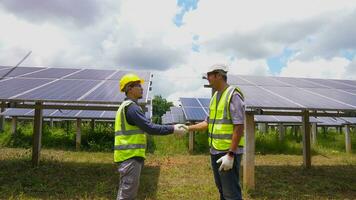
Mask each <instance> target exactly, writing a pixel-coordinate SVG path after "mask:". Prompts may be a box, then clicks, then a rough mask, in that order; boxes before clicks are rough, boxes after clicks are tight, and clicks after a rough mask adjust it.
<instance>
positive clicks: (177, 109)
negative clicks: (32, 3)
mask: <svg viewBox="0 0 356 200" xmlns="http://www.w3.org/2000/svg"><path fill="white" fill-rule="evenodd" d="M169 110H170V111H171V114H173V115H182V114H183V109H182V108H181V107H170V108H169Z"/></svg>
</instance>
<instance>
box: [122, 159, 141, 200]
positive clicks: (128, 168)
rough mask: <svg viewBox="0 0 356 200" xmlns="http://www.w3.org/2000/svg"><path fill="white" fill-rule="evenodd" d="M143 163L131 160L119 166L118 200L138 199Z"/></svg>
mask: <svg viewBox="0 0 356 200" xmlns="http://www.w3.org/2000/svg"><path fill="white" fill-rule="evenodd" d="M143 163H144V161H143V160H142V161H140V160H137V159H134V158H130V159H128V160H125V161H123V162H121V163H120V164H119V167H118V171H119V173H120V185H119V190H118V194H117V200H133V199H135V198H136V196H137V191H138V186H139V185H140V175H141V170H142V167H143Z"/></svg>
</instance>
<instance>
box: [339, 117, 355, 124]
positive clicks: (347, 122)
mask: <svg viewBox="0 0 356 200" xmlns="http://www.w3.org/2000/svg"><path fill="white" fill-rule="evenodd" d="M341 119H343V120H345V121H346V122H345V124H356V117H341Z"/></svg>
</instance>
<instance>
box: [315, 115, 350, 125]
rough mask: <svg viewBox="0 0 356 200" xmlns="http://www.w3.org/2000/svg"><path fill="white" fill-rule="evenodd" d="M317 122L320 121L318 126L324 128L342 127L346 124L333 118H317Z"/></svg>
mask: <svg viewBox="0 0 356 200" xmlns="http://www.w3.org/2000/svg"><path fill="white" fill-rule="evenodd" d="M317 120H318V121H319V123H318V125H324V126H341V125H342V124H344V123H345V121H344V120H342V119H340V118H333V117H317Z"/></svg>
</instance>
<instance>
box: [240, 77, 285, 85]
mask: <svg viewBox="0 0 356 200" xmlns="http://www.w3.org/2000/svg"><path fill="white" fill-rule="evenodd" d="M241 78H242V79H245V80H247V81H249V82H252V83H253V85H261V86H280V87H286V86H289V85H288V84H284V83H282V82H280V81H277V80H274V79H272V78H271V77H264V76H241ZM237 85H239V83H237Z"/></svg>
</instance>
